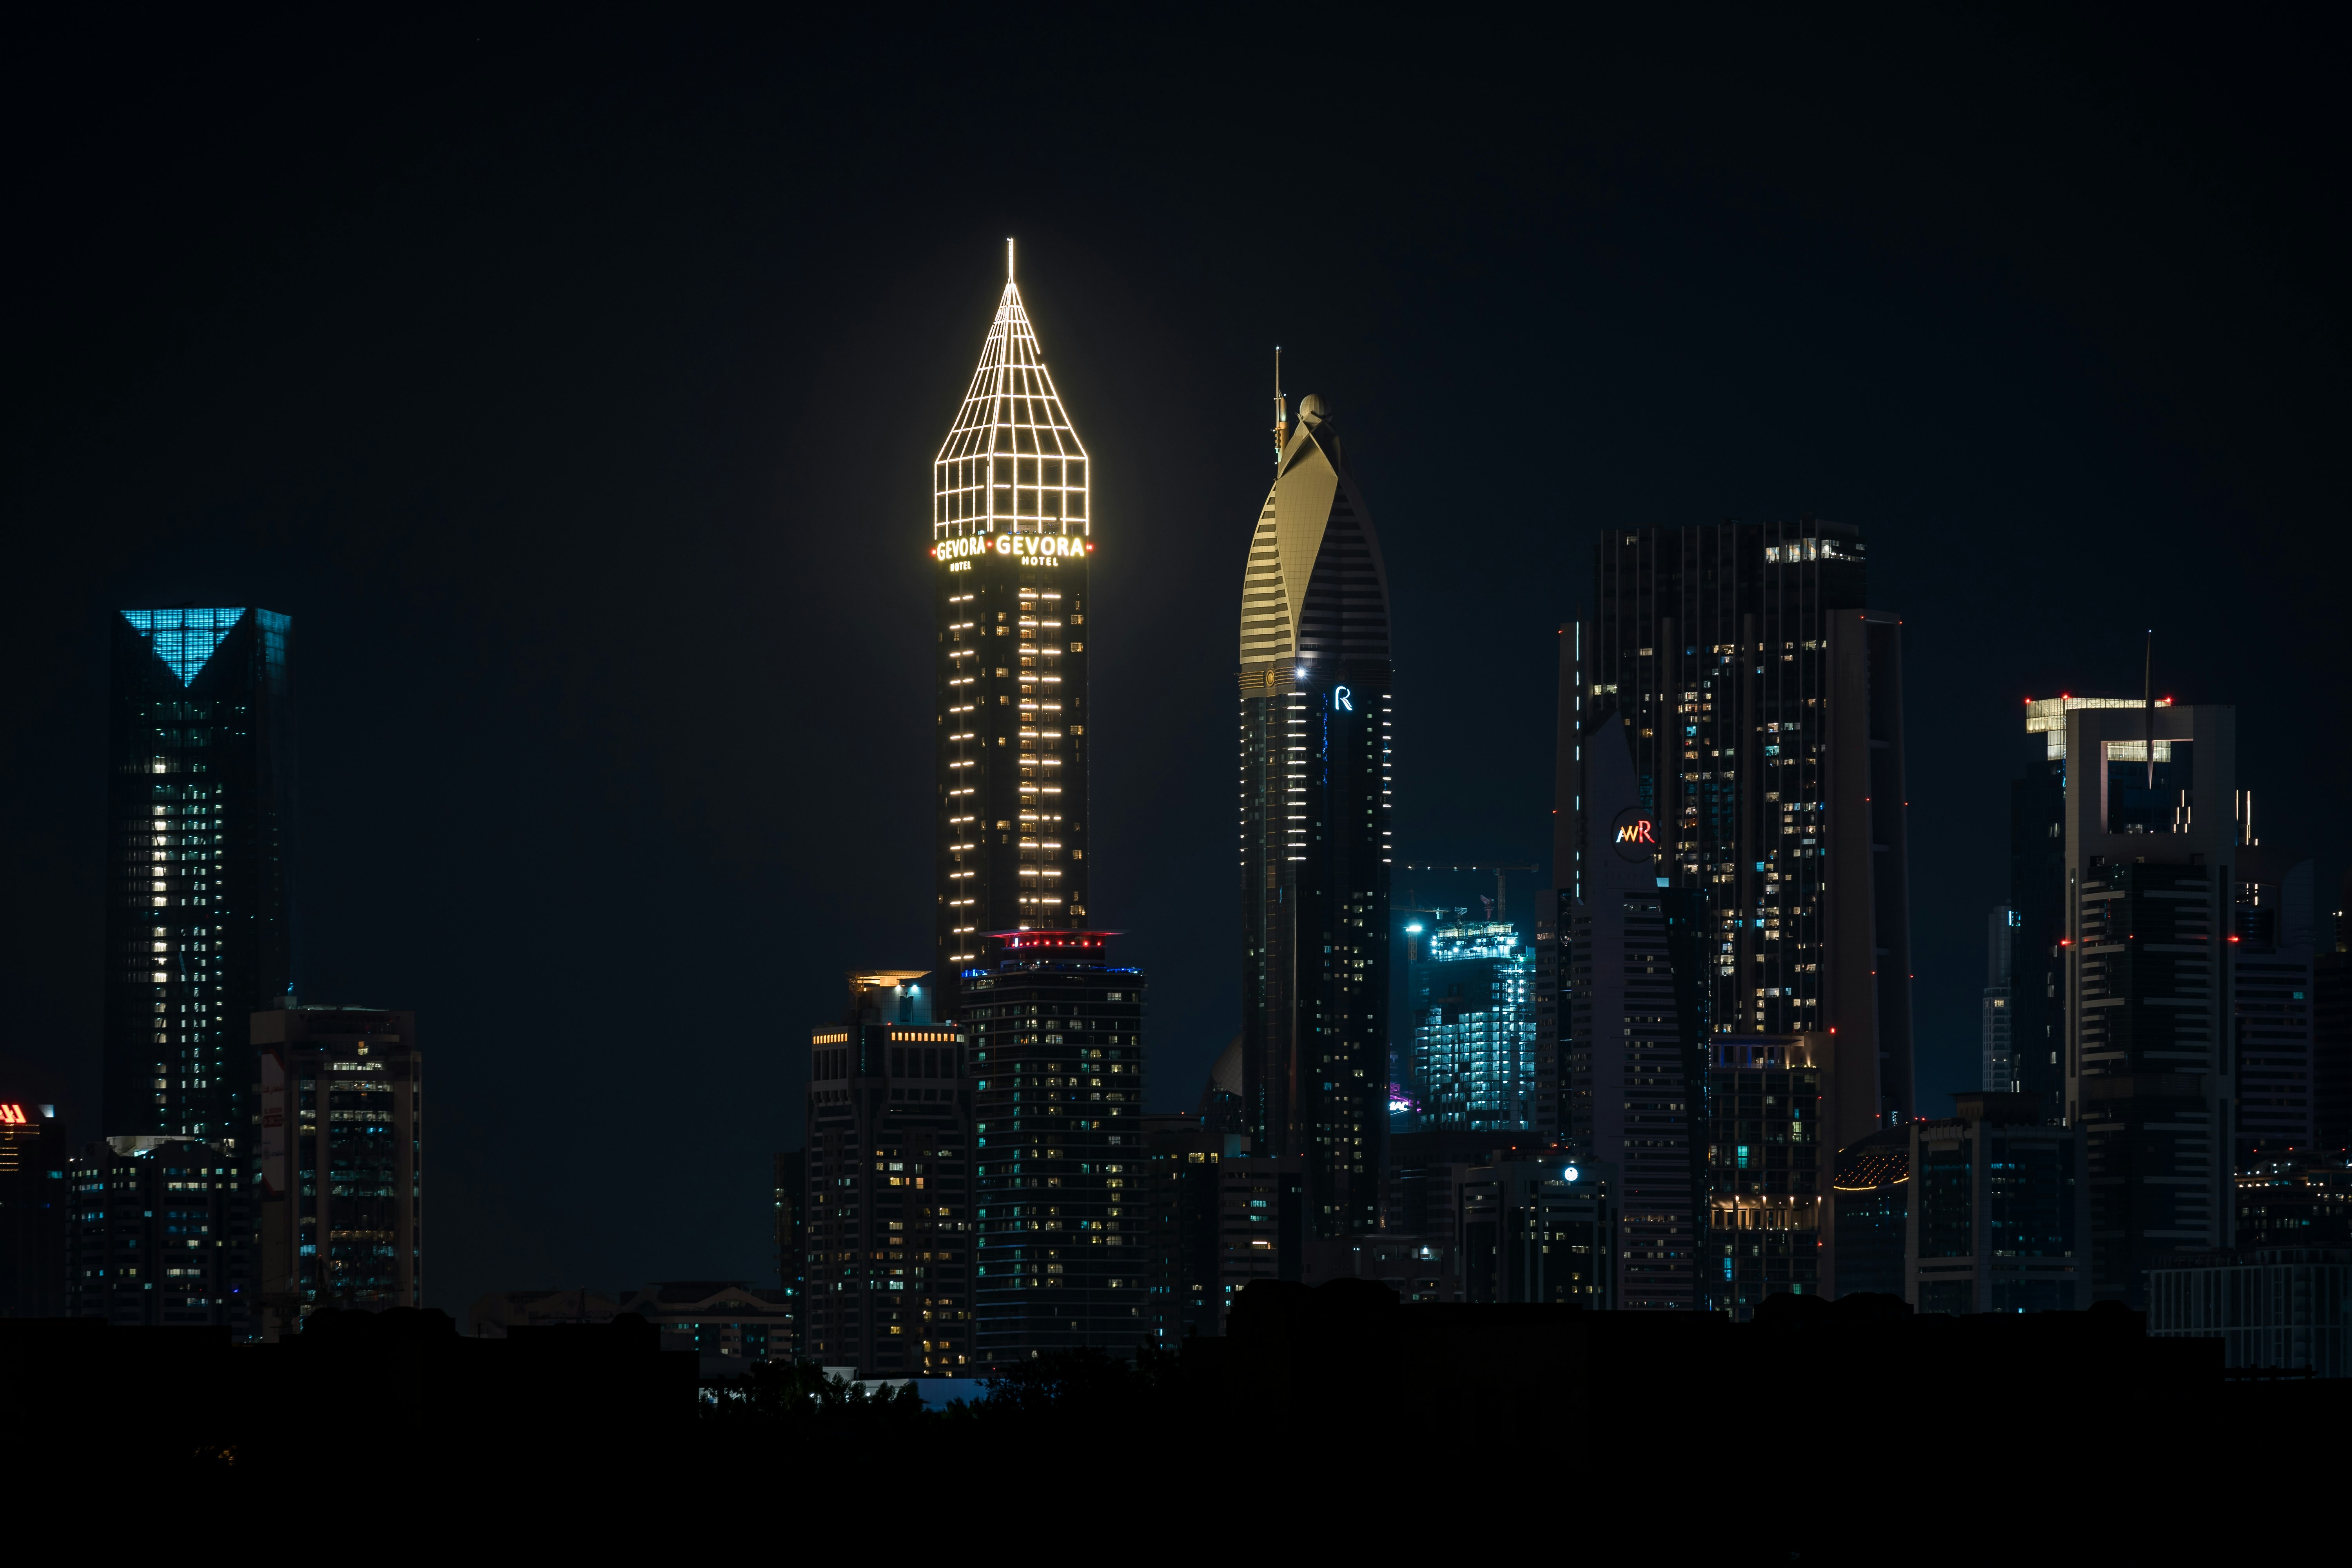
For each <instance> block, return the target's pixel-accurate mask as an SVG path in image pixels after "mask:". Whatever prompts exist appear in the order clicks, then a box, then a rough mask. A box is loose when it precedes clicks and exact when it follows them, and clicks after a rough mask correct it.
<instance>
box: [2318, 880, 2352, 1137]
mask: <svg viewBox="0 0 2352 1568" xmlns="http://www.w3.org/2000/svg"><path fill="white" fill-rule="evenodd" d="M2347 916H2352V869H2347V871H2346V872H2345V873H2344V885H2343V888H2342V889H2340V890H2339V892H2338V893H2337V895H2336V910H2335V914H2334V916H2333V918H2332V920H2331V921H2329V922H2328V924H2327V926H2326V927H2323V928H2322V930H2321V931H2318V932H2315V933H2314V934H2315V939H2316V943H2315V944H2316V946H2317V947H2318V950H2319V951H2318V952H2316V953H2315V955H2314V956H2313V959H2312V975H2311V989H2312V995H2311V1008H2312V1011H2311V1122H2312V1142H2314V1143H2315V1145H2316V1146H2318V1147H2319V1148H2322V1149H2329V1150H2334V1151H2336V1152H2338V1153H2343V1152H2346V1150H2347V1145H2352V918H2347Z"/></svg>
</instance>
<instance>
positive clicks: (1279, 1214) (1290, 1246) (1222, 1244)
mask: <svg viewBox="0 0 2352 1568" xmlns="http://www.w3.org/2000/svg"><path fill="white" fill-rule="evenodd" d="M1307 1188H1308V1179H1307V1162H1306V1161H1304V1160H1302V1159H1300V1158H1298V1157H1297V1155H1286V1156H1284V1157H1282V1158H1280V1159H1274V1158H1269V1157H1262V1156H1253V1155H1248V1154H1243V1155H1238V1156H1229V1157H1227V1158H1226V1159H1224V1160H1222V1161H1220V1162H1218V1164H1217V1290H1218V1298H1219V1299H1218V1303H1217V1322H1218V1332H1220V1333H1222V1332H1223V1331H1224V1324H1225V1323H1226V1322H1227V1321H1229V1320H1230V1317H1231V1314H1232V1312H1233V1310H1234V1301H1235V1300H1237V1299H1238V1298H1239V1297H1240V1296H1241V1293H1242V1292H1243V1291H1244V1290H1246V1289H1249V1288H1250V1286H1251V1284H1252V1283H1253V1282H1254V1281H1256V1280H1259V1279H1291V1280H1299V1281H1304V1280H1305V1279H1306V1278H1307V1247H1308V1246H1309V1245H1310V1242H1311V1239H1312V1226H1310V1225H1309V1224H1308V1215H1307V1199H1308V1197H1309V1195H1310V1194H1309V1193H1308V1191H1307Z"/></svg>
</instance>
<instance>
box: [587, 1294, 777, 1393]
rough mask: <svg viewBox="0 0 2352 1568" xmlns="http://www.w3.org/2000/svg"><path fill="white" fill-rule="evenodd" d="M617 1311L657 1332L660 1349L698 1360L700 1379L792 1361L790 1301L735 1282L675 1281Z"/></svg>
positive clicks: (625, 1299) (628, 1297)
mask: <svg viewBox="0 0 2352 1568" xmlns="http://www.w3.org/2000/svg"><path fill="white" fill-rule="evenodd" d="M619 1307H620V1310H621V1311H623V1312H635V1313H636V1314H637V1315H638V1316H639V1317H641V1318H644V1319H645V1320H646V1321H647V1322H650V1323H652V1324H653V1325H654V1327H655V1328H656V1329H658V1330H659V1331H661V1342H662V1348H663V1349H664V1350H674V1351H689V1350H690V1351H693V1352H696V1353H697V1354H698V1355H700V1356H701V1357H702V1372H703V1375H704V1376H706V1377H710V1376H719V1375H725V1374H728V1373H740V1372H741V1371H743V1370H744V1369H745V1368H746V1367H748V1366H750V1365H751V1363H754V1362H766V1361H776V1362H789V1361H791V1360H792V1336H791V1331H792V1323H793V1312H792V1301H791V1299H790V1298H789V1297H787V1296H786V1295H785V1294H784V1293H783V1292H782V1290H770V1289H756V1288H754V1287H752V1286H750V1285H746V1284H745V1283H743V1282H742V1281H741V1280H740V1279H677V1280H669V1281H666V1282H663V1283H660V1284H655V1285H648V1286H646V1288H645V1289H642V1290H636V1291H632V1292H630V1293H629V1294H628V1295H626V1296H624V1297H623V1298H622V1299H621V1300H620V1302H619Z"/></svg>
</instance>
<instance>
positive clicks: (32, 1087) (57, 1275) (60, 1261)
mask: <svg viewBox="0 0 2352 1568" xmlns="http://www.w3.org/2000/svg"><path fill="white" fill-rule="evenodd" d="M44 1076H45V1075H36V1074H33V1073H30V1072H21V1071H18V1070H16V1069H15V1068H11V1067H10V1066H8V1065H7V1064H0V1318H58V1317H63V1316H64V1315H65V1284H66V1215H67V1212H68V1210H69V1209H70V1208H71V1207H72V1205H71V1203H70V1202H69V1201H68V1199H69V1196H70V1192H71V1188H70V1185H69V1184H68V1179H67V1171H68V1163H69V1161H70V1159H71V1155H70V1152H68V1149H67V1148H66V1131H65V1121H64V1120H63V1119H62V1118H60V1117H59V1116H58V1100H57V1090H56V1089H53V1088H50V1087H49V1086H48V1085H47V1083H46V1082H44V1081H43V1077H44Z"/></svg>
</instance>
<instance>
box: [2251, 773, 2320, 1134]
mask: <svg viewBox="0 0 2352 1568" xmlns="http://www.w3.org/2000/svg"><path fill="white" fill-rule="evenodd" d="M2240 793H2241V799H2242V809H2241V812H2240V823H2239V826H2240V839H2241V842H2240V844H2239V846H2238V863H2237V867H2236V869H2235V873H2234V874H2235V877H2236V879H2237V889H2236V895H2237V903H2236V907H2235V908H2234V909H2233V910H2231V935H2232V936H2233V937H2235V938H2236V939H2237V940H2236V942H2234V944H2233V945H2234V946H2235V947H2236V949H2237V960H2238V963H2237V984H2235V985H2234V986H2232V987H2231V993H2230V1000H2231V1012H2232V1013H2233V1015H2234V1018H2233V1023H2234V1025H2235V1030H2236V1035H2237V1079H2238V1126H2237V1138H2236V1149H2237V1153H2236V1157H2235V1163H2236V1169H2238V1170H2239V1171H2245V1170H2247V1169H2249V1168H2251V1167H2252V1165H2253V1164H2254V1163H2256V1159H2257V1152H2261V1153H2264V1154H2272V1155H2275V1154H2280V1153H2288V1152H2294V1153H2304V1152H2309V1151H2310V1150H2311V1149H2312V1148H2313V1147H2314V1146H2315V1144H2316V1143H2317V1142H2318V1116H2317V1101H2316V1098H2315V1094H2314V1089H2315V1085H2314V1082H2313V1074H2314V1069H2315V1067H2316V1065H2317V1064H2316V1061H2315V1050H2314V1047H2315V1031H2314V1023H2315V1013H2314V992H2315V982H2316V980H2317V974H2316V967H2317V959H2318V953H2317V951H2316V949H2317V946H2318V943H2317V942H2316V940H2315V939H2316V936H2317V924H2318V922H2317V921H2316V920H2315V918H2314V917H2315V913H2316V911H2315V910H2314V908H2313V900H2312V893H2313V890H2314V889H2313V884H2314V883H2315V880H2316V879H2317V873H2318V867H2317V866H2316V865H2315V863H2313V862H2312V861H2309V860H2296V859H2294V858H2293V857H2292V856H2286V855H2281V854H2279V853H2278V852H2276V851H2274V850H2269V849H2265V848H2263V847H2262V841H2261V840H2260V839H2259V838H2257V837H2254V834H2253V821H2252V817H2253V800H2252V791H2242V792H2240Z"/></svg>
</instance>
